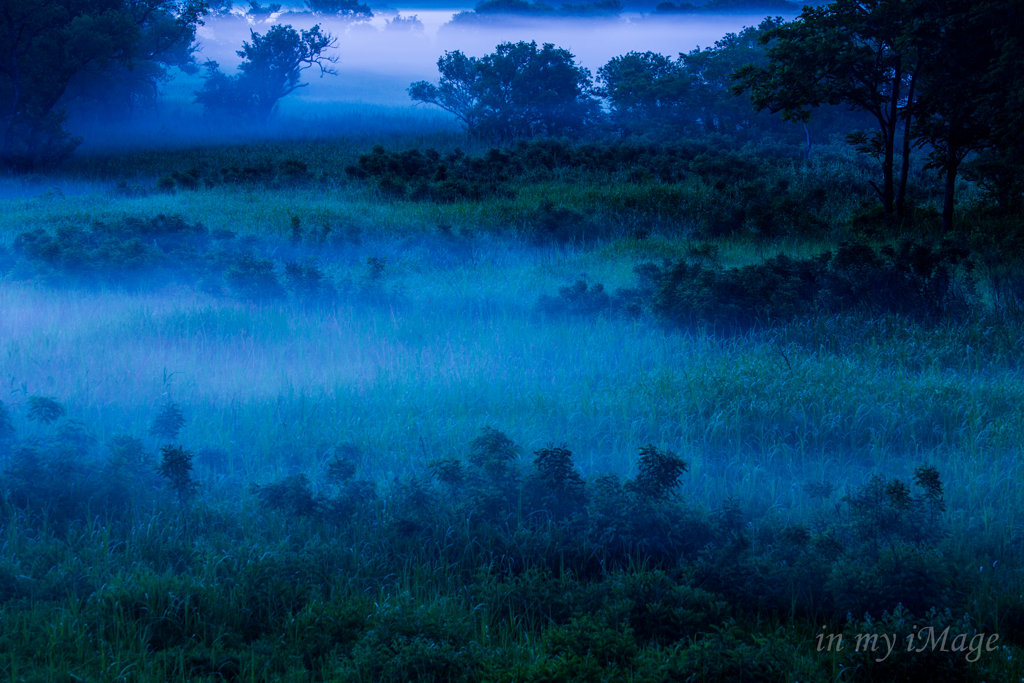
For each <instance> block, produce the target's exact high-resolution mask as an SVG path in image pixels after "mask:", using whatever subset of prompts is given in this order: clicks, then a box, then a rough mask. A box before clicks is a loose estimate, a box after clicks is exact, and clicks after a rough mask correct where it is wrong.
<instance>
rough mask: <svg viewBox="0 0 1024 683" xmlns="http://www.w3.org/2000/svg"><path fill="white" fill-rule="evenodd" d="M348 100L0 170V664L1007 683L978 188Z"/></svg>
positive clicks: (17, 669)
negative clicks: (476, 135)
mask: <svg viewBox="0 0 1024 683" xmlns="http://www.w3.org/2000/svg"><path fill="white" fill-rule="evenodd" d="M372 111H373V114H372V115H367V114H365V112H364V113H360V110H359V108H358V107H355V106H353V107H352V110H351V112H343V113H341V114H335V115H334V116H336V117H337V118H335V119H325V120H320V121H310V120H308V119H306V120H303V121H299V120H298V119H297V120H296V125H294V126H284V127H283V128H286V129H287V130H289V131H290V132H289V133H288V134H285V135H280V136H276V137H272V136H265V137H263V138H262V139H259V137H258V136H257V135H254V134H253V133H252V131H239V130H234V131H220V133H219V135H220V137H216V136H214V135H213V134H211V136H210V138H209V139H200V140H199V141H198V142H195V141H192V142H190V141H189V140H188V139H187V138H186V137H185V136H184V135H183V136H181V137H180V138H176V137H175V136H174V135H173V134H168V133H167V132H166V129H165V130H164V132H163V133H162V132H161V129H160V128H159V127H156V126H154V127H153V131H152V133H151V134H152V135H153V138H152V140H154V141H156V140H158V139H159V140H160V141H161V143H160V144H157V143H155V142H154V143H153V144H144V145H141V146H132V145H127V144H119V143H118V142H117V141H116V140H115V139H113V136H112V138H111V139H110V140H107V141H105V140H104V138H103V136H99V135H97V136H93V138H92V141H91V142H90V144H89V145H87V146H85V147H83V149H82V150H81V151H80V152H79V154H78V155H77V156H76V157H75V158H73V159H72V160H70V161H69V162H68V163H67V164H65V165H64V166H63V167H62V168H61V169H60V171H59V172H55V173H53V174H48V175H42V176H34V177H28V178H25V177H20V178H19V177H11V178H7V179H4V180H3V187H0V196H2V199H0V202H2V205H3V208H2V211H0V271H2V273H3V276H2V279H0V311H2V315H0V344H2V346H3V348H2V349H0V354H2V356H0V357H2V358H3V365H2V367H3V375H4V376H3V377H2V388H0V401H2V404H0V408H2V409H0V471H2V472H3V478H2V479H0V481H2V484H3V485H2V488H0V491H2V497H3V498H2V501H0V534H2V538H3V540H2V542H0V622H2V624H3V628H2V629H0V671H2V672H3V676H4V677H5V678H7V679H9V680H12V681H53V680H64V681H119V680H126V681H128V680H132V681H150V680H152V681H167V680H195V681H199V680H203V681H214V680H231V681H327V680H339V681H340V680H345V681H349V680H351V681H413V680H416V681H455V680H465V681H483V680H486V681H556V680H565V681H569V680H572V681H577V680H588V681H670V680H687V681H736V680H743V681H794V682H795V681H908V680H933V681H963V680H971V681H975V680H976V681H995V680H1000V681H1010V680H1019V679H1021V678H1022V677H1024V669H1022V666H1021V664H1020V661H1021V658H1020V655H1021V650H1020V648H1021V646H1022V644H1024V636H1022V631H1021V627H1022V626H1024V597H1022V580H1021V566H1022V565H1021V562H1022V560H1024V508H1022V502H1021V495H1020V488H1019V482H1020V481H1021V479H1022V477H1024V471H1022V454H1021V450H1020V435H1021V434H1022V433H1024V400H1022V399H1024V375H1022V370H1024V368H1022V363H1021V356H1020V351H1019V349H1020V344H1021V339H1022V337H1024V316H1022V315H1021V299H1020V298H1019V296H1020V294H1021V292H1024V290H1022V289H1021V288H1020V283H1021V280H1020V271H1019V264H1018V263H1016V262H1015V261H1014V260H1013V257H1012V255H1011V253H1010V250H1009V249H1008V248H1007V246H1006V244H1007V242H1001V243H999V244H996V245H993V244H992V243H991V239H990V238H989V237H986V236H987V235H991V234H992V232H993V227H992V226H994V225H997V226H1011V227H1012V226H1013V225H1015V219H1014V218H1012V217H1011V218H1009V219H1007V218H1005V217H999V216H996V215H994V214H992V213H991V212H988V211H987V209H986V208H985V207H986V199H985V197H984V196H983V190H982V188H980V187H975V186H973V185H971V184H970V183H969V182H967V181H966V180H965V181H962V185H963V187H962V191H961V197H963V200H962V201H961V208H960V215H959V216H958V218H959V219H960V222H959V224H960V225H961V226H962V227H961V229H960V231H959V232H958V233H957V234H955V235H941V234H939V228H940V226H941V222H940V221H939V218H938V213H937V211H936V202H937V201H940V197H939V196H938V195H937V192H936V190H935V189H934V187H933V183H932V181H931V179H930V178H929V177H928V176H926V175H925V174H924V172H923V171H921V172H915V175H914V177H913V179H912V183H913V186H914V192H915V194H914V196H915V197H916V201H917V204H916V208H915V211H914V212H913V218H912V220H908V221H907V222H905V224H903V225H902V226H900V227H899V228H898V229H891V228H890V227H888V226H883V225H882V224H881V223H880V222H879V217H878V215H877V212H876V211H873V209H872V206H873V202H874V196H873V194H872V191H871V189H870V185H869V181H870V179H871V178H872V177H873V176H872V172H873V169H872V168H871V166H870V164H869V163H868V162H866V161H865V160H864V159H863V158H861V157H858V156H857V155H855V154H854V153H853V152H852V151H850V150H849V149H848V148H847V147H846V146H845V145H843V144H841V143H838V142H837V143H832V144H822V145H819V146H818V147H816V148H815V153H814V154H813V155H812V156H811V157H810V158H809V159H805V158H803V155H802V154H801V150H799V149H796V150H791V149H789V148H787V147H785V146H782V145H770V144H764V145H757V144H753V143H748V144H741V143H739V142H736V141H730V140H718V139H713V138H712V139H702V140H689V141H687V140H683V141H677V142H674V143H663V144H662V143H659V144H649V143H645V142H638V141H629V140H620V141H617V142H616V141H598V142H589V143H588V142H580V141H564V140H543V141H534V142H521V143H518V144H517V145H507V146H504V147H498V148H492V147H491V146H490V145H487V144H483V143H481V142H479V141H473V140H469V139H466V138H465V137H463V136H462V135H461V134H460V133H459V132H458V130H457V129H456V128H455V127H454V125H453V124H452V122H451V121H450V120H448V119H446V118H445V117H443V116H434V115H431V114H430V113H429V112H420V111H417V112H414V113H409V111H410V110H407V109H404V110H399V109H394V110H389V109H386V108H378V109H374V110H372ZM331 131H334V133H333V134H332V133H331ZM337 131H345V134H344V135H338V134H337V133H336V132H337ZM147 134H150V133H147ZM442 167H443V172H442V171H441V169H442ZM1000 221H1003V222H1002V223H1000ZM1007 232H1009V230H1007ZM1011 237H1013V235H1012V234H1008V235H1007V237H1006V239H1010V238H1011ZM1011 244H1012V243H1011ZM865 283H866V284H865ZM879 292H884V293H885V295H884V296H883V295H880V294H879ZM929 628H930V629H932V630H931V631H928V630H927V629H929ZM944 629H948V630H946V631H944ZM883 633H884V634H891V635H892V637H893V638H898V642H899V645H897V646H896V648H895V649H894V650H893V651H892V652H891V653H890V652H886V650H885V645H884V642H883V644H878V643H877V642H876V645H877V646H878V647H879V648H882V649H874V650H872V649H868V650H867V651H863V650H858V649H857V648H856V647H855V646H854V642H855V640H856V637H857V636H858V635H863V634H883ZM943 633H946V634H948V638H945V639H943V640H942V645H941V646H940V645H939V643H938V640H939V639H940V636H941V634H943ZM822 634H843V635H844V638H845V646H844V647H843V649H841V650H839V649H829V648H825V649H823V647H822V642H823V641H822V639H821V638H820V636H821V635H822ZM978 634H983V635H984V636H985V637H986V638H988V637H989V636H990V635H992V634H998V638H997V639H996V640H985V641H984V642H985V643H989V644H992V647H991V649H988V648H985V647H981V646H978V647H976V643H977V642H978V641H976V640H975V637H976V636H977V635H978ZM960 636H962V637H960ZM958 637H960V638H959V639H958ZM908 638H909V640H908ZM929 639H931V640H929ZM921 643H923V644H921Z"/></svg>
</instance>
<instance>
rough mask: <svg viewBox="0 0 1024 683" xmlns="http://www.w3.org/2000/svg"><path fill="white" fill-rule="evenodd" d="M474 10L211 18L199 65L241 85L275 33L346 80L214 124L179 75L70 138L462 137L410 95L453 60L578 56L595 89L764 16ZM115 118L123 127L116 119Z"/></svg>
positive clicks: (100, 141) (92, 146) (90, 143)
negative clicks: (528, 52)
mask: <svg viewBox="0 0 1024 683" xmlns="http://www.w3.org/2000/svg"><path fill="white" fill-rule="evenodd" d="M465 9H467V8H464V7H453V8H448V9H398V10H375V16H374V18H373V19H372V20H371V21H368V22H358V23H351V22H345V21H339V20H337V19H332V18H328V17H324V16H314V15H312V14H310V13H296V12H285V13H277V14H274V15H270V16H269V17H265V18H258V19H253V18H252V17H248V16H242V15H238V14H234V15H227V16H224V15H221V16H212V17H207V18H206V19H205V23H204V25H203V26H200V27H199V30H198V36H197V51H196V61H197V62H198V63H199V64H203V63H204V62H206V61H207V60H213V61H216V62H217V63H218V64H219V65H220V67H221V70H222V71H224V72H225V73H227V74H234V73H235V72H236V68H237V66H238V64H239V63H240V61H241V59H240V58H239V56H238V54H237V51H238V50H239V49H240V48H241V46H242V43H243V41H247V40H250V35H251V34H250V31H254V32H256V33H261V34H263V33H266V32H267V31H268V30H269V29H270V27H271V26H273V25H274V24H282V25H291V26H292V27H293V28H295V29H308V28H310V27H312V26H313V25H315V24H320V26H321V28H322V29H323V30H325V31H327V32H329V33H330V34H331V35H333V36H334V37H335V38H336V39H337V47H336V48H335V49H332V50H329V51H328V53H327V54H328V56H330V57H332V58H335V59H336V62H335V63H334V64H333V65H327V66H330V67H331V68H332V69H333V70H335V71H336V72H337V75H325V76H321V74H320V72H319V70H318V69H317V68H316V67H313V68H310V69H307V70H306V71H304V72H303V74H302V78H303V81H304V82H305V83H306V85H305V86H304V87H301V88H299V89H298V90H296V91H295V92H293V93H291V94H290V95H288V96H287V97H285V98H283V99H282V100H281V101H280V102H279V103H278V106H277V109H276V111H275V116H274V118H273V119H272V120H271V121H270V122H269V125H267V124H258V125H257V124H252V123H245V122H239V121H215V120H210V119H206V118H204V117H203V112H202V108H201V107H200V106H199V105H197V104H195V101H194V100H195V93H196V91H197V90H199V89H201V88H202V86H203V78H202V77H203V72H202V71H200V72H199V73H195V74H186V73H183V72H181V71H179V70H177V69H173V70H172V71H171V74H170V75H171V78H170V80H169V81H168V82H165V83H162V84H161V85H160V98H159V100H158V101H157V104H156V107H155V108H152V107H151V108H143V109H140V110H138V111H136V112H134V113H133V114H132V115H131V120H130V121H127V122H126V121H124V120H123V111H122V112H119V111H117V110H116V107H115V108H114V110H110V109H107V108H100V109H99V110H92V112H91V113H90V112H89V111H88V110H87V111H85V112H83V111H79V110H76V109H75V108H74V107H72V112H71V113H72V118H71V121H70V123H69V128H70V129H71V130H72V131H73V132H75V133H77V134H80V135H82V136H83V137H84V140H85V141H84V144H83V145H82V147H81V148H80V150H79V151H80V152H81V153H86V154H88V153H89V152H90V151H92V150H104V149H110V148H112V147H114V148H124V147H165V148H166V147H179V146H188V145H193V144H197V143H208V142H215V141H223V142H238V143H242V142H245V141H247V140H252V139H254V138H267V137H275V138H276V137H285V138H289V139H314V138H322V137H324V136H338V135H343V136H353V135H355V136H359V135H363V136H365V135H367V134H372V135H373V136H375V137H380V136H381V135H387V134H389V132H390V133H397V132H405V133H408V132H409V131H410V130H418V131H422V132H424V133H429V134H434V133H441V134H453V133H457V132H458V131H459V130H460V124H459V122H457V121H456V120H455V119H454V117H452V116H450V115H448V114H447V113H446V112H443V111H441V110H440V109H438V108H436V107H431V106H425V105H422V104H417V103H414V102H412V101H411V100H410V98H409V95H408V93H407V91H406V90H407V88H408V87H409V84H410V83H412V82H414V81H419V80H428V81H431V82H437V79H438V72H437V60H438V58H439V57H440V56H441V55H443V54H444V52H445V51H450V50H462V51H463V52H464V53H466V54H468V55H472V56H477V57H479V56H483V55H485V54H488V53H491V52H493V51H494V49H495V47H496V46H497V45H499V44H500V43H503V42H510V41H511V42H515V41H519V40H525V41H531V40H533V41H537V43H538V44H540V43H546V42H547V43H553V44H554V45H556V46H558V47H561V48H565V49H567V50H569V51H570V52H572V53H573V54H574V55H575V56H576V60H577V63H579V64H581V65H582V66H584V67H586V68H587V69H589V70H590V72H591V74H592V75H594V76H595V77H596V73H597V70H598V69H599V68H600V67H601V66H603V65H604V64H605V63H607V62H608V60H609V59H611V58H612V57H615V56H617V55H623V54H626V53H627V52H630V51H634V50H635V51H641V52H642V51H648V50H650V51H654V52H660V53H662V54H666V55H671V56H675V55H677V54H679V53H680V52H687V51H689V50H693V49H695V48H698V47H706V46H710V45H713V44H714V42H715V41H716V40H718V39H720V38H721V37H722V36H724V35H725V34H726V33H729V32H737V31H740V30H742V29H743V27H745V26H752V25H756V24H758V23H760V22H761V21H762V19H763V18H764V17H763V15H762V14H731V15H689V16H662V17H653V16H650V15H644V14H640V13H626V14H624V15H623V16H621V17H605V18H583V19H580V18H576V19H570V18H555V19H536V18H517V17H508V16H505V17H493V16H492V17H489V18H488V19H487V25H466V24H464V23H458V22H455V23H453V22H452V21H451V19H452V17H453V16H454V15H455V14H457V13H458V12H461V11H464V10H465ZM396 16H401V17H403V18H408V17H412V16H415V17H416V18H417V19H418V20H419V21H420V22H421V23H422V27H419V26H417V27H415V28H414V29H413V30H403V29H396V28H395V27H394V25H392V26H389V22H390V21H392V20H393V19H394V18H395V17H396ZM111 114H114V116H111Z"/></svg>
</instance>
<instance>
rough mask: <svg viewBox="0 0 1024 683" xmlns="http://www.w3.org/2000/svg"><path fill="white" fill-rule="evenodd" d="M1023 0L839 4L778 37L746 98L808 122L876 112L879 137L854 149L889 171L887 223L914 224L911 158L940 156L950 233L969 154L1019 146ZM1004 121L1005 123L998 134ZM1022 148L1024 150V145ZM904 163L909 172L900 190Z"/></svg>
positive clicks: (754, 72) (743, 80)
mask: <svg viewBox="0 0 1024 683" xmlns="http://www.w3.org/2000/svg"><path fill="white" fill-rule="evenodd" d="M1022 4H1024V3H1022V2H1021V0H1011V1H1010V2H1002V1H999V2H997V1H995V0H990V1H989V2H972V1H970V0H835V1H834V2H832V3H830V4H828V5H824V6H821V7H805V8H804V10H803V12H802V13H801V15H800V16H799V17H798V19H797V20H796V21H793V22H789V23H786V24H782V25H780V26H778V27H776V28H775V29H773V30H771V31H769V32H768V33H766V34H765V35H764V36H763V38H762V41H763V42H765V43H767V42H769V41H772V45H771V47H770V48H769V49H768V63H767V64H765V65H761V66H759V65H754V64H751V65H747V66H744V67H742V68H741V69H739V70H738V71H737V74H736V77H737V81H738V82H737V86H736V88H735V91H736V92H740V93H748V94H749V96H750V99H751V101H752V102H753V104H754V105H755V106H756V107H757V108H759V109H768V110H770V111H773V112H782V114H783V118H785V119H787V120H797V121H807V120H808V119H810V117H811V115H812V113H813V112H814V110H815V109H816V108H817V107H820V106H821V105H823V104H833V105H845V106H847V107H849V108H851V109H854V110H860V111H864V112H867V113H869V114H870V115H871V116H872V117H873V118H874V119H875V122H876V126H875V130H873V131H870V132H858V133H854V134H852V135H850V136H849V139H850V141H851V142H852V143H854V144H855V145H856V146H857V147H858V149H859V150H860V151H862V152H868V153H871V154H874V155H876V156H877V157H878V158H879V159H880V161H881V168H882V184H881V187H878V186H876V189H877V191H878V194H879V196H880V198H881V200H882V206H883V210H884V212H885V215H886V217H887V218H888V217H891V216H895V215H902V213H903V211H904V205H905V200H906V190H907V178H908V173H909V168H910V156H911V150H912V149H913V148H914V147H915V146H927V147H928V148H929V149H930V154H931V162H930V165H931V166H933V167H935V168H939V169H941V170H942V172H943V173H944V174H945V179H946V192H945V200H944V207H943V223H944V226H945V228H946V229H947V230H948V229H949V228H950V227H951V225H952V220H953V189H954V186H955V182H956V176H957V171H958V168H959V166H960V163H961V161H962V160H963V158H964V156H965V155H966V154H967V153H969V152H970V151H972V150H977V149H983V148H986V147H990V146H994V145H996V146H1006V145H1015V144H1016V145H1019V133H1020V128H1019V126H1015V125H1014V124H1013V123H1009V122H1010V121H1012V120H1013V119H1014V116H1013V115H1011V116H1007V115H1006V114H1005V113H1004V111H1003V110H1005V109H1006V107H1005V103H1006V102H1007V101H1020V100H1021V97H1022V96H1021V89H1020V82H1021V79H1020V76H1019V72H1020V68H1021V66H1022V64H1021V60H1022V57H1021V53H1020V50H1015V49H1013V48H1012V46H1013V45H1016V44H1017V43H1016V41H1018V40H1019V38H1017V37H1016V36H1019V35H1021V32H1022V31H1024V25H1022V19H1024V11H1022ZM996 122H1004V124H1003V128H1002V132H997V129H998V125H999V124H997V123H996ZM1014 138H1016V140H1017V142H1014ZM897 154H899V156H900V157H902V159H901V168H900V173H899V178H898V180H897V176H896V171H895V164H896V158H897Z"/></svg>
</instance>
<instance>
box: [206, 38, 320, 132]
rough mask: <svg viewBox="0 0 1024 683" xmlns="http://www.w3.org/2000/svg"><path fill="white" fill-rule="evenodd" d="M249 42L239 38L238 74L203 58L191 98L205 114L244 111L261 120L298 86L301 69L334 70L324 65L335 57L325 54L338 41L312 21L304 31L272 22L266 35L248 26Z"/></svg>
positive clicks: (230, 113)
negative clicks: (197, 87) (202, 76)
mask: <svg viewBox="0 0 1024 683" xmlns="http://www.w3.org/2000/svg"><path fill="white" fill-rule="evenodd" d="M250 35H251V37H252V42H251V43H250V42H245V43H242V49H241V50H239V51H238V56H239V57H241V58H242V63H241V64H239V65H238V71H239V73H238V74H237V75H236V76H228V75H226V74H225V73H224V72H222V71H221V70H220V65H218V64H217V62H214V61H208V62H206V64H205V65H204V66H205V67H206V76H205V78H206V82H205V84H204V85H203V89H202V90H200V91H198V92H197V93H196V102H197V103H199V104H201V105H203V108H204V109H205V110H206V112H207V113H215V114H229V115H237V116H246V117H251V118H256V119H259V120H266V119H267V118H269V117H270V115H271V114H272V113H273V111H274V107H276V106H277V103H278V101H279V100H280V99H281V98H282V97H284V96H285V95H288V94H289V93H291V92H294V91H295V90H297V89H299V88H303V87H305V86H306V85H308V84H307V83H302V82H301V75H302V71H303V70H305V69H308V68H310V67H313V66H316V67H319V69H320V75H321V77H322V76H324V75H325V74H331V75H337V72H336V71H335V70H333V69H331V68H330V67H328V66H327V65H328V64H334V63H336V62H337V61H338V60H337V57H330V56H327V55H325V54H324V52H325V51H326V50H327V49H328V48H333V47H336V46H337V41H336V40H335V38H334V37H333V36H332V35H331V34H329V33H323V32H322V31H321V30H320V25H319V24H317V25H316V26H314V27H313V28H311V29H309V30H302V31H301V32H299V31H296V30H295V29H293V28H292V27H291V26H274V27H272V28H271V29H270V30H269V31H267V33H266V35H260V34H259V33H256V32H254V31H250Z"/></svg>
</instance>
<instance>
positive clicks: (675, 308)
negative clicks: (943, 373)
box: [653, 241, 971, 329]
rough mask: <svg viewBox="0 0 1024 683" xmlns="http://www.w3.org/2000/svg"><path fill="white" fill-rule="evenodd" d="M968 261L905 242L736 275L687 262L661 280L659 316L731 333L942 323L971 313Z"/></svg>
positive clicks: (783, 260)
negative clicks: (876, 322) (820, 322)
mask: <svg viewBox="0 0 1024 683" xmlns="http://www.w3.org/2000/svg"><path fill="white" fill-rule="evenodd" d="M968 255H969V252H968V251H967V250H966V249H965V248H964V247H963V246H960V245H957V244H955V243H951V242H943V243H941V244H939V245H935V246H929V245H924V244H915V243H913V242H909V241H905V242H902V243H900V245H899V246H898V247H897V248H893V247H882V248H881V249H879V250H877V251H876V250H875V249H873V248H871V247H869V246H866V245H863V244H845V245H843V246H841V247H840V248H839V249H838V250H836V252H835V253H833V252H831V251H826V252H823V253H822V254H820V255H819V256H817V257H815V258H812V259H806V260H799V261H798V260H794V259H791V258H789V257H787V256H776V257H773V258H771V259H768V260H766V261H764V262H763V263H760V264H755V265H749V266H743V267H741V268H735V269H730V270H724V269H715V268H707V267H704V266H700V265H696V264H691V263H689V262H688V261H686V260H685V259H684V260H681V261H678V262H676V263H675V264H673V265H672V266H671V267H669V268H668V269H667V270H665V271H663V274H662V275H661V276H660V277H659V278H658V279H659V286H658V291H657V293H656V294H655V298H654V304H653V309H654V311H655V312H656V313H657V314H658V315H659V316H660V317H661V318H662V319H664V320H665V321H666V322H670V323H672V324H676V325H687V324H693V323H698V322H701V321H703V322H707V323H711V324H712V325H715V326H724V327H725V328H727V329H749V328H750V327H753V326H758V325H771V324H773V323H775V322H779V321H785V320H792V319H794V318H797V317H801V316H806V315H810V314H812V313H814V312H817V311H821V310H826V311H830V312H832V313H839V312H846V311H864V312H868V313H874V314H877V313H898V314H902V315H909V316H913V317H916V318H918V319H921V320H929V319H930V320H938V319H939V318H941V317H943V316H954V317H955V316H958V315H962V314H963V313H965V312H966V310H967V306H968V296H967V295H968V293H969V291H970V287H971V281H970V279H969V274H970V271H971V263H970V261H969V259H968ZM958 273H960V274H961V278H963V279H962V281H961V282H958V280H957V276H958Z"/></svg>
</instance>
